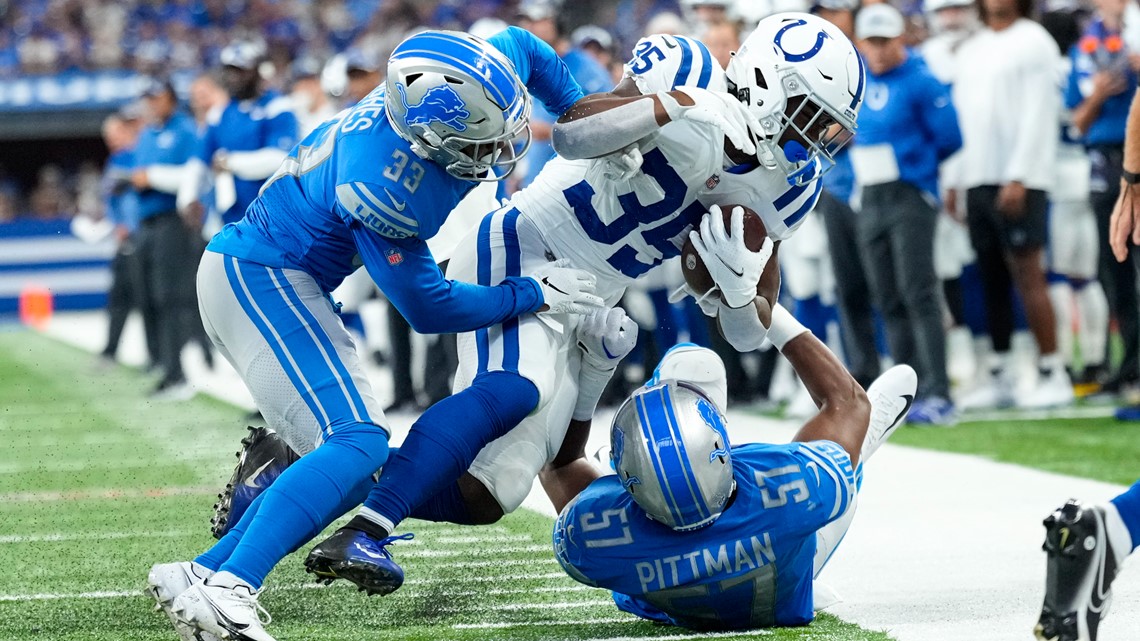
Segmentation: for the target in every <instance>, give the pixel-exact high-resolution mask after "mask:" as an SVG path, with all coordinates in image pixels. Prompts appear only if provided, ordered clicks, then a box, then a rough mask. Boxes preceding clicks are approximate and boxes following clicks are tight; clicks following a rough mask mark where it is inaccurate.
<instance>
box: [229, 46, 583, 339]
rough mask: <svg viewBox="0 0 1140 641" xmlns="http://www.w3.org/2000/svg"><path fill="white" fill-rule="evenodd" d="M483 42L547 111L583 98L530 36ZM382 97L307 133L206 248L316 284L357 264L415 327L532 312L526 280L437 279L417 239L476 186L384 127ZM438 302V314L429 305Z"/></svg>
mask: <svg viewBox="0 0 1140 641" xmlns="http://www.w3.org/2000/svg"><path fill="white" fill-rule="evenodd" d="M490 43H491V44H492V45H493V46H494V47H495V48H497V49H499V50H500V51H501V52H503V54H504V55H505V56H506V57H507V59H508V60H510V61H511V63H512V64H513V66H514V70H515V72H516V73H518V75H519V77H520V78H521V79H522V81H523V83H524V84H525V85H526V86H527V88H528V89H529V91H530V92H531V93H532V94H533V95H534V96H535V97H537V98H538V99H539V100H541V101H542V102H543V103H544V104H545V105H546V107H547V109H549V110H550V111H551V112H552V113H555V114H559V115H561V114H562V113H565V111H566V110H567V109H569V108H570V107H571V106H572V105H573V104H574V103H575V102H577V101H578V100H579V99H580V98H581V97H582V95H583V94H582V90H581V88H580V87H579V86H578V84H577V83H576V82H574V79H573V78H572V77H571V76H570V74H569V73H568V72H567V71H566V67H565V66H564V65H563V64H562V63H561V61H560V60H559V59H558V56H557V55H556V54H555V53H554V50H553V49H551V48H550V46H549V45H547V44H546V43H544V42H542V41H541V40H539V39H538V38H536V37H535V36H533V35H531V34H530V33H528V32H526V31H523V30H521V29H518V28H515V27H512V28H509V29H507V30H506V31H503V32H501V33H499V34H497V35H495V36H493V37H492V38H491V39H490ZM385 99H386V96H385V95H384V88H383V86H381V87H378V88H377V89H375V90H374V91H373V92H372V93H370V94H369V95H368V96H367V97H365V98H364V99H363V100H362V101H361V102H360V103H359V104H357V105H356V106H354V107H352V108H351V109H348V110H346V111H343V112H341V113H340V114H338V115H337V117H336V118H334V119H332V120H329V121H327V122H325V123H324V124H322V125H321V126H320V127H318V128H317V129H315V130H314V131H313V132H312V133H310V134H309V135H308V136H307V137H306V138H305V139H304V140H302V141H301V143H300V144H299V145H297V146H296V147H294V148H293V150H292V151H291V152H290V153H289V156H288V157H287V158H286V160H285V162H284V163H283V164H282V166H281V168H280V169H278V171H277V173H275V174H274V175H273V176H272V177H271V178H270V179H269V180H268V181H267V182H266V184H265V187H263V188H262V190H261V194H260V195H259V196H258V198H257V199H256V200H255V201H254V202H253V204H252V205H250V207H249V209H248V210H247V212H246V215H245V217H244V218H243V219H242V220H241V221H240V222H238V223H235V224H231V225H227V226H226V227H225V228H224V229H223V230H222V231H221V232H220V233H219V234H218V235H217V236H215V237H214V239H213V241H211V243H210V245H209V250H210V251H214V252H218V253H222V254H227V255H230V256H236V257H238V258H241V259H245V260H249V261H252V262H255V263H259V264H262V265H267V266H269V267H279V268H285V269H298V270H301V271H304V272H306V273H308V274H310V275H311V276H312V277H313V278H314V279H315V280H316V281H317V283H318V284H319V285H320V286H321V287H322V288H324V289H325V290H326V291H332V290H333V289H334V288H336V286H337V285H339V284H340V282H341V281H342V280H344V278H345V277H346V276H348V275H349V274H350V273H352V272H353V271H355V270H356V269H357V268H358V267H360V266H361V265H364V266H365V267H366V268H367V269H368V272H369V275H370V276H371V277H372V278H373V280H375V281H376V283H377V284H378V285H379V286H380V289H381V290H383V291H384V293H385V294H386V295H387V296H388V298H389V300H391V301H392V302H393V304H395V305H396V307H397V308H398V309H400V310H401V312H403V313H404V315H405V316H407V317H408V319H409V320H410V321H412V323H413V325H414V326H416V329H417V330H419V331H427V332H449V331H463V330H467V329H476V328H480V327H485V326H487V325H489V324H492V323H494V322H498V321H499V320H501V316H502V315H503V313H504V310H509V309H511V308H512V307H514V308H516V309H517V308H520V307H525V306H526V305H525V304H523V303H524V302H525V301H522V300H518V299H533V300H532V301H530V302H533V303H534V305H533V307H534V308H537V307H538V306H539V305H541V303H542V299H541V295H540V294H539V292H538V291H537V288H536V287H534V286H533V285H531V286H525V287H522V286H520V287H518V288H516V289H515V290H514V291H513V293H508V292H507V291H505V288H498V289H495V290H485V291H484V292H481V293H480V294H479V295H478V296H472V295H463V292H464V291H466V290H469V288H470V287H472V286H471V285H466V284H463V283H452V282H450V281H445V280H444V279H443V276H442V274H441V273H440V271H439V269H438V268H437V267H436V264H435V259H434V258H433V257H432V255H431V252H430V251H428V248H427V244H426V243H425V242H424V241H425V240H426V239H428V238H431V237H432V236H434V235H435V234H436V232H437V231H439V228H440V226H441V225H442V224H443V221H444V219H445V218H446V217H447V215H448V214H449V213H450V212H451V210H452V209H453V208H454V207H455V205H456V204H458V203H459V201H460V200H461V199H462V198H463V196H465V195H466V194H467V192H469V191H470V190H471V189H472V188H474V186H475V185H476V183H474V182H469V181H464V180H461V179H458V178H455V177H453V176H451V175H449V174H448V173H447V172H446V171H445V170H444V169H443V167H440V166H439V165H437V164H435V163H433V162H431V161H428V160H423V159H421V158H419V157H418V156H416V154H415V153H414V152H412V150H411V145H410V144H409V143H408V142H407V141H406V140H404V139H403V138H401V137H400V136H399V135H397V133H396V132H395V130H393V129H392V127H391V126H390V125H389V123H388V118H387V114H386V112H385V109H384V102H385ZM468 294H470V292H468ZM441 308H446V309H447V310H448V313H447V314H446V315H441V314H439V313H438V312H436V313H431V310H439V309H441ZM415 319H419V321H420V322H418V323H417V322H416V320H415Z"/></svg>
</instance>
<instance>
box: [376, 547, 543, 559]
mask: <svg viewBox="0 0 1140 641" xmlns="http://www.w3.org/2000/svg"><path fill="white" fill-rule="evenodd" d="M394 549H395V550H396V555H397V557H398V558H401V559H447V558H451V557H456V556H470V555H471V554H473V552H472V551H471V550H470V549H462V548H460V549H458V550H436V549H426V550H411V551H408V552H400V551H399V546H397V547H395V548H394ZM553 550H554V548H553V547H551V546H550V545H522V546H515V547H499V548H491V549H488V550H486V552H487V553H494V554H523V553H531V554H533V553H535V552H546V553H549V554H553Z"/></svg>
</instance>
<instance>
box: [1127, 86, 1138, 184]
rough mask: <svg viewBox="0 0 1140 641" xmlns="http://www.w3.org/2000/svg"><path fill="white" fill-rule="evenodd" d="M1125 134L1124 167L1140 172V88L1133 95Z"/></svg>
mask: <svg viewBox="0 0 1140 641" xmlns="http://www.w3.org/2000/svg"><path fill="white" fill-rule="evenodd" d="M1125 131H1126V133H1125V135H1124V169H1126V170H1127V171H1131V172H1140V90H1137V92H1136V93H1135V94H1133V96H1132V106H1131V107H1130V108H1129V109H1128V127H1127V129H1126V130H1125Z"/></svg>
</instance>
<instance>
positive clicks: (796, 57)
mask: <svg viewBox="0 0 1140 641" xmlns="http://www.w3.org/2000/svg"><path fill="white" fill-rule="evenodd" d="M806 25H807V20H803V19H796V20H792V21H791V22H789V23H788V24H786V25H784V26H782V27H780V30H779V31H777V32H776V38H775V42H776V47H777V48H778V49H779V50H780V52H781V53H783V54H784V60H787V61H788V62H803V61H805V60H811V59H812V58H814V57H815V55H816V54H817V53H819V51H820V49H823V43H824V42H825V41H826V40H827V39H828V38H830V37H831V36H829V35H827V32H825V31H819V32H817V33H816V35H815V44H814V45H812V47H811V48H809V49H808V50H807V51H804V52H801V53H792V52H790V51H788V50H787V49H785V48H784V44H783V42H781V41H782V40H783V39H784V36H785V35H786V34H787V33H788V32H789V31H791V30H792V29H795V28H796V27H803V26H806Z"/></svg>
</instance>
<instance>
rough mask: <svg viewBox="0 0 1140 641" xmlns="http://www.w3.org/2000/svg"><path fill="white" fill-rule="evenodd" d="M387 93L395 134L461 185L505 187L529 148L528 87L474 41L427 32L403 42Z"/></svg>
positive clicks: (501, 57) (394, 56) (499, 57)
mask: <svg viewBox="0 0 1140 641" xmlns="http://www.w3.org/2000/svg"><path fill="white" fill-rule="evenodd" d="M385 94H386V96H387V101H386V109H387V112H388V121H389V122H390V123H391V124H392V127H393V128H394V129H395V130H396V131H397V132H398V133H399V134H400V136H401V137H403V138H404V139H405V140H407V141H409V142H410V143H412V150H413V151H414V152H415V153H416V154H417V155H419V156H420V157H421V158H427V159H430V160H432V161H434V162H436V163H437V164H439V165H441V166H442V167H444V168H445V169H446V170H447V172H448V173H449V174H451V175H453V176H455V177H457V178H462V179H464V180H480V181H494V180H501V179H502V178H505V177H506V176H507V174H509V173H510V172H511V170H512V169H513V168H514V166H515V164H516V163H518V161H519V159H520V158H522V156H523V154H524V153H526V150H527V148H528V147H529V145H530V126H529V122H530V109H531V102H530V96H529V95H528V94H527V91H526V87H524V86H523V84H522V81H521V80H520V79H519V76H518V74H517V73H516V72H515V69H514V66H513V65H512V64H511V62H510V61H509V60H508V59H507V58H506V56H504V55H503V54H502V53H500V52H499V50H498V49H496V48H495V47H494V46H492V45H491V44H490V43H488V42H487V41H486V40H483V39H481V38H477V37H475V36H473V35H471V34H468V33H461V32H456V31H423V32H420V33H417V34H415V35H413V36H411V37H409V38H408V39H407V40H404V41H403V42H402V43H400V45H399V46H398V47H396V50H395V51H394V52H393V53H392V57H391V58H390V59H389V60H388V77H387V79H386V80H385ZM519 137H523V143H522V145H521V148H520V150H519V151H517V152H516V151H515V149H514V146H513V145H512V142H513V141H514V140H515V139H516V138H519Z"/></svg>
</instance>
